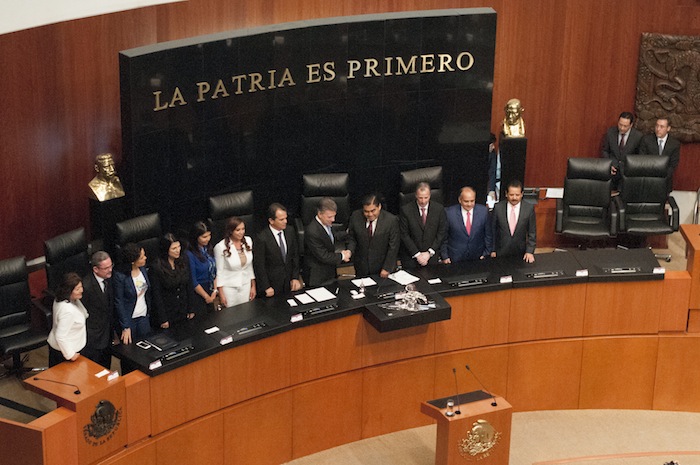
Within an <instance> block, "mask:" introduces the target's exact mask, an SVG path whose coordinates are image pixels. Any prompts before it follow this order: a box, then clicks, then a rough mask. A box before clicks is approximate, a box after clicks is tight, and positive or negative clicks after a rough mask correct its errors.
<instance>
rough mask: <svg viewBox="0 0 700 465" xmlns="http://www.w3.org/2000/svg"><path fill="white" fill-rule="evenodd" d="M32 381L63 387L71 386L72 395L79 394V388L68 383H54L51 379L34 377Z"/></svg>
mask: <svg viewBox="0 0 700 465" xmlns="http://www.w3.org/2000/svg"><path fill="white" fill-rule="evenodd" d="M34 381H47V382H49V383H56V384H63V385H64V386H71V387H74V388H75V391H73V394H80V388H79V387H78V386H76V385H75V384H70V383H64V382H63V381H55V380H53V379H46V378H38V377H36V376H35V377H34Z"/></svg>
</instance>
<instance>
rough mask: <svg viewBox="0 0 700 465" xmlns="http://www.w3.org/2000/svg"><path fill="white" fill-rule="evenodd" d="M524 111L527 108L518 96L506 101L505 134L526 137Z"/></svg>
mask: <svg viewBox="0 0 700 465" xmlns="http://www.w3.org/2000/svg"><path fill="white" fill-rule="evenodd" d="M524 111H525V109H524V108H523V107H522V105H521V104H520V100H518V99H517V98H512V99H510V100H508V102H506V106H505V112H506V117H505V118H504V119H503V134H504V135H505V136H506V137H525V121H523V112H524Z"/></svg>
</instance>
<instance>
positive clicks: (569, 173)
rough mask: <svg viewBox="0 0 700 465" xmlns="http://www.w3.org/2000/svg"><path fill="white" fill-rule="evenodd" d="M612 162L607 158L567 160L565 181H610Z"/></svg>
mask: <svg viewBox="0 0 700 465" xmlns="http://www.w3.org/2000/svg"><path fill="white" fill-rule="evenodd" d="M611 165H612V161H611V160H610V159H607V158H569V160H568V162H567V167H566V177H567V179H593V180H596V181H607V180H608V179H610V176H611V175H610V166H611Z"/></svg>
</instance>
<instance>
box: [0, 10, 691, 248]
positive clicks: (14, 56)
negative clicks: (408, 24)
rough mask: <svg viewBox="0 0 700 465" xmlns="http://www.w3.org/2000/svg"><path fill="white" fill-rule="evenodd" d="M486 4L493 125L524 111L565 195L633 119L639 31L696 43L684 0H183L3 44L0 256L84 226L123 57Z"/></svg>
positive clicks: (684, 185)
mask: <svg viewBox="0 0 700 465" xmlns="http://www.w3.org/2000/svg"><path fill="white" fill-rule="evenodd" d="M482 6H491V7H493V8H494V9H495V10H496V11H497V13H498V33H497V41H496V43H497V50H496V60H495V70H494V71H495V75H494V91H493V106H492V118H491V120H492V125H491V128H492V130H493V131H494V132H497V130H498V128H499V124H500V122H501V120H502V119H503V106H504V104H505V102H506V101H507V100H508V99H509V98H511V97H518V98H520V99H521V100H522V102H523V106H524V108H525V111H526V112H525V121H526V124H527V136H528V163H527V171H526V178H525V183H526V184H527V185H529V186H560V185H562V182H563V178H564V174H565V171H566V158H567V157H570V156H597V155H598V153H599V145H600V140H601V137H602V135H603V133H604V131H605V129H606V128H607V127H608V126H611V125H614V124H615V121H616V118H617V115H618V114H619V113H620V112H621V111H622V110H630V109H632V108H633V105H634V96H635V87H636V70H637V57H638V49H639V37H640V34H641V33H642V32H660V33H667V34H686V35H697V34H700V31H699V28H698V25H697V21H690V20H688V18H689V17H692V15H688V13H687V12H688V10H689V9H690V10H691V11H695V10H697V5H689V4H688V2H687V0H660V2H659V3H657V4H656V7H655V8H639V5H638V2H636V1H634V0H622V1H618V2H609V1H606V0H571V1H568V2H565V3H563V4H562V3H561V2H558V1H556V0H512V1H508V2H505V1H504V0H462V1H459V2H457V1H455V0H432V1H430V2H427V3H426V2H424V1H418V0H413V1H406V2H398V3H397V2H394V1H392V0H373V1H367V2H360V1H356V2H350V3H348V2H327V1H323V0H294V1H286V0H285V1H281V0H264V1H260V0H236V1H233V2H230V1H224V0H190V1H188V2H182V3H178V4H172V5H162V6H157V7H149V8H141V9H136V10H131V11H125V12H119V13H113V14H109V15H104V16H100V17H95V18H85V19H81V20H76V21H70V22H67V23H60V24H55V25H48V26H43V27H39V28H35V29H30V30H27V31H19V32H15V33H11V34H5V35H2V36H0V56H2V57H3V66H2V68H1V69H0V84H2V88H3V89H7V91H5V92H3V93H2V95H0V120H1V121H3V129H2V145H0V173H2V174H0V196H1V197H2V198H3V200H4V201H3V203H2V204H1V205H0V217H2V218H3V221H2V222H1V223H0V236H1V237H3V239H4V240H3V242H2V243H0V258H7V257H10V256H14V255H18V254H24V255H26V256H27V257H29V258H33V257H37V256H40V255H42V254H43V249H42V243H43V241H44V240H45V239H48V238H50V237H53V236H55V235H57V234H59V233H62V232H65V231H67V230H70V229H74V228H76V227H79V226H83V225H88V223H89V212H88V203H87V199H86V195H87V193H86V189H87V187H86V184H87V182H88V181H89V180H90V178H91V177H92V164H93V160H94V156H95V155H96V154H98V153H99V152H102V151H111V152H113V153H114V155H115V158H116V159H117V161H118V162H119V160H120V159H121V141H120V116H119V101H118V66H117V54H118V51H119V50H124V49H128V48H132V47H136V46H141V45H148V44H152V43H155V42H157V41H166V40H173V39H180V38H185V37H191V36H194V35H198V34H205V33H212V32H220V31H225V30H229V29H236V28H243V27H254V26H260V25H266V24H274V23H280V22H286V21H294V20H300V19H313V18H321V17H333V16H343V15H354V14H367V13H380V12H388V11H406V10H419V9H438V8H455V7H460V8H465V7H482ZM681 18H682V19H681ZM533 31H537V33H533ZM619 31H625V34H620V33H619ZM540 167H547V169H540ZM699 168H700V144H688V145H684V146H683V149H682V156H681V162H680V166H679V169H678V170H677V174H676V178H677V179H676V181H675V183H674V185H675V186H676V187H677V188H678V189H687V190H695V189H696V188H697V186H698V185H700V169H699ZM30 232H31V233H30Z"/></svg>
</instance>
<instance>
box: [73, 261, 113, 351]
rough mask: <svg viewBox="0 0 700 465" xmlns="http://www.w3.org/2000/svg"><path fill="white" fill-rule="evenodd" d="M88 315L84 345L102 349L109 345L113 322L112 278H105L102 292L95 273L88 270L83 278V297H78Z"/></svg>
mask: <svg viewBox="0 0 700 465" xmlns="http://www.w3.org/2000/svg"><path fill="white" fill-rule="evenodd" d="M80 300H81V301H82V302H83V306H85V309H86V310H87V311H88V314H89V315H90V317H89V318H88V319H87V322H86V323H85V327H86V330H87V344H85V347H87V348H89V349H93V350H102V349H105V348H107V347H109V344H110V341H111V334H112V327H113V324H114V289H113V288H112V279H111V278H110V279H107V280H105V290H104V292H102V288H101V287H100V283H98V282H97V278H96V277H95V274H94V273H92V272H90V273H88V274H87V275H85V277H84V278H83V297H82V298H81V299H80Z"/></svg>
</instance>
